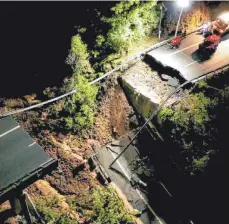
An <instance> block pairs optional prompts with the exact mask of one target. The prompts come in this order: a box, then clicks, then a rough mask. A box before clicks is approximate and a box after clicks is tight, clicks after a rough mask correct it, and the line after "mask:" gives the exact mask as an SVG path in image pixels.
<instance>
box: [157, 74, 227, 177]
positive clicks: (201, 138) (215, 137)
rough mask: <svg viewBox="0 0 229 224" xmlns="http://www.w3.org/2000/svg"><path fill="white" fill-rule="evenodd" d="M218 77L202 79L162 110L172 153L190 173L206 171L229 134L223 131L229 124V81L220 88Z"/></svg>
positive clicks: (160, 122)
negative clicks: (224, 133) (180, 97)
mask: <svg viewBox="0 0 229 224" xmlns="http://www.w3.org/2000/svg"><path fill="white" fill-rule="evenodd" d="M226 75H228V71H227V72H224V73H223V74H221V79H222V80H223V78H222V77H224V76H226ZM215 79H216V78H211V79H210V80H208V81H207V82H205V81H201V82H199V83H198V84H197V85H196V86H195V88H194V89H193V90H192V91H191V90H189V91H187V92H186V97H185V98H183V99H182V100H181V101H180V102H179V103H178V104H176V105H172V106H171V107H167V108H163V109H162V110H161V111H160V113H159V114H158V123H159V124H160V129H161V130H162V133H163V136H164V137H165V140H166V141H168V142H170V143H172V144H173V147H170V149H169V150H168V153H169V154H170V155H172V157H173V159H174V160H175V161H176V163H177V164H178V166H179V167H180V168H181V169H182V170H183V172H184V173H186V174H189V175H196V174H200V173H204V172H205V171H206V169H207V167H208V166H209V164H210V163H211V162H212V163H214V160H215V158H216V156H217V154H218V153H219V152H220V151H222V150H224V142H225V141H226V138H227V137H226V136H224V135H223V134H222V133H223V131H224V128H225V126H226V125H227V124H228V119H227V117H226V116H225V114H226V113H228V109H229V108H228V105H229V95H228V91H229V87H228V86H225V85H226V83H227V82H224V85H223V86H221V87H220V88H218V86H217V88H216V87H213V85H216V80H215ZM227 81H228V80H227ZM209 83H210V84H211V86H210V85H209ZM227 84H228V83H227ZM219 133H221V135H220V134H219ZM224 137H225V138H224Z"/></svg>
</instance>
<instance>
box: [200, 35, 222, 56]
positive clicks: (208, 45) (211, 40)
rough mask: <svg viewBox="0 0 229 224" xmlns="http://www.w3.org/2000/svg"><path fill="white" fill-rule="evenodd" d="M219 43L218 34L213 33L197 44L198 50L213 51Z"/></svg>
mask: <svg viewBox="0 0 229 224" xmlns="http://www.w3.org/2000/svg"><path fill="white" fill-rule="evenodd" d="M219 43H220V36H218V35H215V34H213V35H211V36H209V37H207V38H205V40H204V42H203V43H201V44H200V45H199V50H200V51H201V52H208V53H213V52H215V50H216V49H217V47H218V45H219Z"/></svg>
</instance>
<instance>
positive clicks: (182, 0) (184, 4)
mask: <svg viewBox="0 0 229 224" xmlns="http://www.w3.org/2000/svg"><path fill="white" fill-rule="evenodd" d="M177 4H178V5H179V6H180V7H181V10H180V15H179V19H178V22H177V27H176V32H175V37H176V36H177V32H178V28H179V25H180V20H181V15H182V12H183V9H184V7H187V6H188V5H189V0H177Z"/></svg>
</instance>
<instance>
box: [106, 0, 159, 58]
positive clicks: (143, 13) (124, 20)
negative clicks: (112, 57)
mask: <svg viewBox="0 0 229 224" xmlns="http://www.w3.org/2000/svg"><path fill="white" fill-rule="evenodd" d="M156 4H157V1H156V0H154V1H149V2H140V1H138V0H135V1H122V2H120V3H118V4H117V5H115V6H114V7H113V8H111V11H112V12H113V15H112V16H111V17H109V18H103V19H102V20H103V21H104V22H105V23H106V24H108V25H109V27H110V28H109V29H108V32H107V35H106V42H107V43H108V45H109V46H110V47H111V48H112V49H113V50H114V51H116V52H118V53H121V54H122V53H124V52H126V51H128V49H129V47H130V46H131V44H133V43H136V42H137V41H139V40H141V39H142V38H144V37H145V36H148V35H149V34H150V33H151V32H152V31H153V30H154V29H155V28H156V26H157V24H158V18H159V17H158V9H157V6H156Z"/></svg>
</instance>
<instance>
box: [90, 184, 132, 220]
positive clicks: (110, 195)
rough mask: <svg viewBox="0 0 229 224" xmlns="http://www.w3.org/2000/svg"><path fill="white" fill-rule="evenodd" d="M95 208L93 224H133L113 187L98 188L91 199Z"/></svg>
mask: <svg viewBox="0 0 229 224" xmlns="http://www.w3.org/2000/svg"><path fill="white" fill-rule="evenodd" d="M89 203H91V205H92V207H93V213H92V215H91V223H93V224H100V223H104V224H121V223H123V224H133V219H132V217H131V215H130V214H128V212H127V211H126V209H125V207H124V204H123V202H122V201H121V200H120V199H119V197H118V195H117V193H116V192H115V190H114V189H113V188H111V187H107V188H105V187H98V188H96V189H95V190H94V191H93V192H92V195H91V197H90V199H89Z"/></svg>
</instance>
